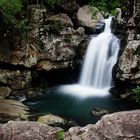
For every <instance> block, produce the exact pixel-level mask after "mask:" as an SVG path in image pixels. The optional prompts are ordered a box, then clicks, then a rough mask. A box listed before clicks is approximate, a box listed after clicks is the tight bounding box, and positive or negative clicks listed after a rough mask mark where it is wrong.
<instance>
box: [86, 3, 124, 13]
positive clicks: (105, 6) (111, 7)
mask: <svg viewBox="0 0 140 140" xmlns="http://www.w3.org/2000/svg"><path fill="white" fill-rule="evenodd" d="M125 2H126V0H123V1H122V0H117V1H114V0H90V2H89V3H90V5H93V6H95V7H97V8H98V9H99V10H100V11H104V12H108V13H111V14H114V11H115V9H116V8H121V9H125V6H124V3H125Z"/></svg>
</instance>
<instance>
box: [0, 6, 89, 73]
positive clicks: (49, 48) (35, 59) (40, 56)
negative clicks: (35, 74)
mask: <svg viewBox="0 0 140 140" xmlns="http://www.w3.org/2000/svg"><path fill="white" fill-rule="evenodd" d="M28 10H29V20H30V27H31V29H30V30H28V31H27V38H28V39H26V38H25V39H22V40H21V39H20V38H19V37H18V36H16V37H15V44H14V43H13V44H12V46H11V45H10V44H11V43H7V41H2V43H1V44H0V62H2V63H8V64H12V65H13V66H15V65H20V66H24V67H27V68H32V67H34V68H36V66H37V68H38V66H40V65H42V63H44V61H45V63H49V65H48V64H45V66H44V67H45V70H51V68H52V69H60V68H61V69H62V68H69V67H73V64H74V61H75V57H76V53H77V49H79V46H80V44H81V42H82V41H83V40H84V39H85V38H86V37H87V36H86V35H85V31H84V28H82V27H80V28H78V29H77V30H75V29H73V22H72V20H71V19H70V17H69V16H68V15H67V14H63V13H59V14H55V15H50V14H48V13H47V10H46V9H45V8H43V7H40V6H29V7H28ZM42 61H43V62H42ZM58 62H59V63H58ZM40 63H41V64H40ZM66 63H67V64H66ZM55 64H56V65H55ZM50 65H51V66H50ZM47 66H48V68H46V67H47ZM41 68H42V69H44V68H43V67H40V69H41Z"/></svg>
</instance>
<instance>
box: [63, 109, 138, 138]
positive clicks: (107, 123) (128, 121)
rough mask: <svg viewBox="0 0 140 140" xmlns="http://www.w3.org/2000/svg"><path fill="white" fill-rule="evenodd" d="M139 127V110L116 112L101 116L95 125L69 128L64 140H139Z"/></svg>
mask: <svg viewBox="0 0 140 140" xmlns="http://www.w3.org/2000/svg"><path fill="white" fill-rule="evenodd" d="M139 127H140V110H134V111H124V112H117V113H113V114H110V115H105V116H103V117H102V119H101V120H99V121H98V122H97V123H96V124H95V125H93V124H89V125H87V126H85V127H73V128H70V129H69V131H68V132H67V133H66V134H65V136H66V137H65V140H72V138H73V137H76V138H77V139H80V140H87V139H88V140H103V139H107V140H125V139H126V140H128V139H129V140H139V139H140V129H139ZM73 140H74V139H73Z"/></svg>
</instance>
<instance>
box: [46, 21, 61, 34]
mask: <svg viewBox="0 0 140 140" xmlns="http://www.w3.org/2000/svg"><path fill="white" fill-rule="evenodd" d="M48 24H49V31H50V32H52V33H55V34H60V31H62V30H63V29H64V25H63V24H62V22H60V21H50V22H48Z"/></svg>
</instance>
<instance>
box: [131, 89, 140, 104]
mask: <svg viewBox="0 0 140 140" xmlns="http://www.w3.org/2000/svg"><path fill="white" fill-rule="evenodd" d="M132 92H133V98H134V100H135V101H136V102H137V103H140V86H137V87H136V88H134V89H132Z"/></svg>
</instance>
